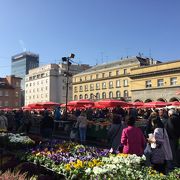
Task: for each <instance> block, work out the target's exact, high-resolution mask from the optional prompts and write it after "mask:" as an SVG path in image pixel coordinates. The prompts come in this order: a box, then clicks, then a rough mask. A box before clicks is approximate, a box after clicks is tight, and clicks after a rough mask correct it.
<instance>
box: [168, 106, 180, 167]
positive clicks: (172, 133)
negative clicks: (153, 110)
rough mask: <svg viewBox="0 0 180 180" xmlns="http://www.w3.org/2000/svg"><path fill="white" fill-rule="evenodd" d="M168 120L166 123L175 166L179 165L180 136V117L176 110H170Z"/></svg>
mask: <svg viewBox="0 0 180 180" xmlns="http://www.w3.org/2000/svg"><path fill="white" fill-rule="evenodd" d="M168 116H169V118H168V121H167V124H166V130H167V133H168V136H169V142H170V145H171V150H172V154H173V166H174V167H176V166H178V164H179V162H178V141H179V138H180V119H179V116H178V115H177V114H176V112H175V110H173V109H170V110H169V111H168Z"/></svg>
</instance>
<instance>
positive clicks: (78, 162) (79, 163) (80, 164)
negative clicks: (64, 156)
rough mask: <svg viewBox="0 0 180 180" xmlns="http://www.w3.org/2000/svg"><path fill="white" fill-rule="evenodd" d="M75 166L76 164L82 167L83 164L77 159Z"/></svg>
mask: <svg viewBox="0 0 180 180" xmlns="http://www.w3.org/2000/svg"><path fill="white" fill-rule="evenodd" d="M77 164H78V166H80V167H83V162H82V161H80V160H79V159H78V160H77Z"/></svg>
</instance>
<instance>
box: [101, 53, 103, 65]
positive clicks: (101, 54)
mask: <svg viewBox="0 0 180 180" xmlns="http://www.w3.org/2000/svg"><path fill="white" fill-rule="evenodd" d="M101 62H102V64H103V63H104V53H103V52H101Z"/></svg>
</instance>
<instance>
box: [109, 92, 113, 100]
mask: <svg viewBox="0 0 180 180" xmlns="http://www.w3.org/2000/svg"><path fill="white" fill-rule="evenodd" d="M109 98H111V99H112V98H113V92H112V91H111V92H109Z"/></svg>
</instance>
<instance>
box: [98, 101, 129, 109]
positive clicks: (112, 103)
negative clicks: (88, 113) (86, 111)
mask: <svg viewBox="0 0 180 180" xmlns="http://www.w3.org/2000/svg"><path fill="white" fill-rule="evenodd" d="M97 105H100V106H103V107H117V106H120V107H127V106H128V105H129V104H128V103H127V102H124V101H120V100H116V99H104V100H100V101H98V102H97Z"/></svg>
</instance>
